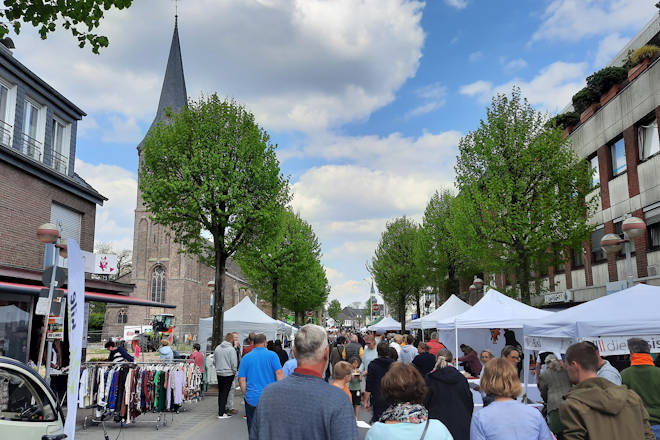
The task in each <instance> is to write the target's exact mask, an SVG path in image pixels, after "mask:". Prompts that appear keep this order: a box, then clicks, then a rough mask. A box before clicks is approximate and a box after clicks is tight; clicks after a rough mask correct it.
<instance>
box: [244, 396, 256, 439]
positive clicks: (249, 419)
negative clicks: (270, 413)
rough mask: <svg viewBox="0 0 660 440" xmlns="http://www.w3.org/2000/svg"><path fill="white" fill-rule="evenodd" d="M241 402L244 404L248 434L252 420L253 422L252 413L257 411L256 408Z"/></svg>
mask: <svg viewBox="0 0 660 440" xmlns="http://www.w3.org/2000/svg"><path fill="white" fill-rule="evenodd" d="M243 402H245V418H246V419H247V425H248V432H250V427H251V426H252V420H254V412H255V411H256V410H257V407H256V406H252V405H250V404H249V403H247V400H245V399H243Z"/></svg>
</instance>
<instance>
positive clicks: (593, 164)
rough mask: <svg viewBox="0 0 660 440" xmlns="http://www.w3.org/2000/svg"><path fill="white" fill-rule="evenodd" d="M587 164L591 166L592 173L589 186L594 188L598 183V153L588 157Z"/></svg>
mask: <svg viewBox="0 0 660 440" xmlns="http://www.w3.org/2000/svg"><path fill="white" fill-rule="evenodd" d="M588 160H589V165H590V166H591V169H592V170H593V171H592V173H593V174H592V175H591V187H592V188H595V187H596V186H597V185H598V184H599V183H600V169H599V168H598V155H597V154H594V155H593V156H591V157H590V158H589V159H588Z"/></svg>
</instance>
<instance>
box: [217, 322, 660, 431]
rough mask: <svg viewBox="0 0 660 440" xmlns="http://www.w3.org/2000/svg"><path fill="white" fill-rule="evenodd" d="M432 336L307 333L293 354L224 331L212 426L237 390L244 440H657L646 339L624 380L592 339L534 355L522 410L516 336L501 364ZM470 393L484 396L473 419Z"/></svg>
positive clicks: (635, 343) (655, 390)
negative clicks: (532, 393) (363, 432)
mask: <svg viewBox="0 0 660 440" xmlns="http://www.w3.org/2000/svg"><path fill="white" fill-rule="evenodd" d="M511 333H513V332H511ZM505 335H506V332H505ZM430 336H431V338H430V339H429V340H427V341H419V340H416V338H415V337H413V336H412V335H409V334H408V335H399V334H388V335H383V334H374V333H367V334H364V335H363V334H360V333H357V332H356V333H346V332H344V331H341V332H338V333H336V334H331V335H328V334H327V333H326V331H325V329H323V328H322V327H319V326H316V325H313V324H308V325H305V326H304V327H302V328H301V329H300V330H299V331H298V333H297V334H296V336H295V339H294V343H293V345H292V347H290V348H289V347H283V346H282V343H281V342H280V341H272V342H271V341H268V342H267V341H266V337H265V336H264V335H263V334H250V336H249V338H248V340H247V341H245V344H244V347H243V349H242V350H241V347H240V344H239V343H238V335H237V334H231V333H229V334H227V335H226V337H225V339H224V341H223V342H222V343H221V344H220V345H218V347H216V349H215V353H214V361H215V362H214V363H215V368H216V372H217V375H218V388H219V393H218V417H219V418H228V417H231V416H232V415H234V414H236V410H235V409H233V399H230V394H233V390H234V388H235V383H236V381H237V382H238V384H239V386H240V389H242V391H243V396H244V403H245V413H246V414H245V415H246V419H247V426H248V431H249V437H250V439H284V438H291V439H294V438H305V439H341V440H352V439H357V438H359V436H358V431H357V425H356V421H357V420H360V419H361V418H362V419H365V418H368V419H369V420H370V425H371V427H370V429H369V431H368V433H367V436H366V438H367V439H368V440H378V439H394V440H396V439H418V438H422V439H424V438H426V439H441V440H444V439H454V440H468V439H472V440H480V439H492V440H499V439H503V440H504V439H506V440H517V439H525V440H531V439H539V440H546V439H547V440H550V439H566V440H572V439H596V438H597V439H648V440H652V439H656V440H658V439H660V369H659V368H658V367H656V366H655V365H654V360H653V358H652V356H651V354H650V347H649V345H648V343H647V342H646V341H645V340H644V339H639V338H632V339H630V340H629V341H628V346H629V349H630V353H631V357H630V366H629V367H628V368H626V369H624V370H623V371H622V372H619V371H618V370H617V369H616V368H614V367H613V366H612V365H611V364H610V363H609V362H608V361H607V360H605V359H603V358H602V357H601V356H600V353H599V352H598V349H597V347H596V346H595V345H594V344H592V343H590V342H580V343H576V344H574V345H572V346H570V347H569V348H568V349H567V351H566V354H565V355H563V356H560V355H555V354H553V353H541V354H540V356H539V359H538V364H537V366H536V372H537V375H536V377H537V379H536V381H537V382H538V388H539V391H540V394H541V396H542V398H543V403H544V405H528V404H526V403H523V402H522V401H521V394H522V385H521V380H520V377H521V376H520V374H521V363H522V362H521V361H522V354H523V353H522V348H521V347H520V345H519V344H518V343H517V341H515V335H514V336H513V337H511V336H510V337H509V338H507V342H510V343H511V345H507V346H506V347H505V348H504V349H503V350H502V351H501V353H500V357H496V356H495V355H494V354H493V353H492V352H490V351H488V350H482V351H480V352H478V351H476V350H474V349H473V348H472V347H470V346H467V345H461V346H460V348H461V351H462V356H460V357H458V358H455V356H454V355H453V353H452V352H451V351H450V350H448V349H447V348H446V347H445V346H444V345H443V344H442V343H441V342H440V341H438V336H437V333H432V334H431V335H430ZM514 344H515V345H514ZM461 370H462V371H461ZM466 376H474V377H477V376H480V380H479V381H478V384H474V383H470V382H468V380H467V377H466ZM473 382H474V381H473ZM473 391H474V392H478V393H480V394H481V396H482V397H483V407H482V408H479V409H478V410H477V411H475V404H474V401H473ZM230 400H231V401H230ZM541 406H542V408H540V407H541ZM361 411H362V417H361V414H360V413H361Z"/></svg>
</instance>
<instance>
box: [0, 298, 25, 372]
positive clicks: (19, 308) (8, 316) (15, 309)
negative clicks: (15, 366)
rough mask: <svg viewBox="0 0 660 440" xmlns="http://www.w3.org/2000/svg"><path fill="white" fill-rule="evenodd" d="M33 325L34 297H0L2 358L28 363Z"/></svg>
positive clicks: (0, 351)
mask: <svg viewBox="0 0 660 440" xmlns="http://www.w3.org/2000/svg"><path fill="white" fill-rule="evenodd" d="M31 325H32V297H27V296H24V295H13V294H2V295H1V296H0V356H7V357H10V358H12V359H16V360H18V361H21V362H27V360H28V352H29V346H30V328H31Z"/></svg>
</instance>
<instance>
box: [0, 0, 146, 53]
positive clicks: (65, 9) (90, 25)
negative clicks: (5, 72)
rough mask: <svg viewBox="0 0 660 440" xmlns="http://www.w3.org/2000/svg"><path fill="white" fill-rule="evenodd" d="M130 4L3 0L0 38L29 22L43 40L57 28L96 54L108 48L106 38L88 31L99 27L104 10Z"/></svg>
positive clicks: (130, 0) (91, 0)
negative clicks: (69, 34)
mask: <svg viewBox="0 0 660 440" xmlns="http://www.w3.org/2000/svg"><path fill="white" fill-rule="evenodd" d="M132 3H133V0H66V1H64V0H57V1H55V0H45V1H44V0H41V1H24V0H20V1H17V0H5V1H4V2H3V7H2V9H0V38H4V37H5V36H6V35H7V33H8V32H9V29H10V28H11V29H13V30H14V32H15V33H16V34H17V35H18V34H19V33H20V32H21V25H22V23H29V24H31V25H32V26H34V27H35V28H37V30H38V32H39V35H40V36H41V39H42V40H45V39H46V38H47V37H48V34H49V33H51V32H55V30H56V29H57V27H58V26H60V27H62V28H64V29H68V30H69V31H71V34H72V35H73V36H74V37H75V38H76V39H77V40H78V46H80V47H81V48H82V47H85V45H86V44H89V45H90V46H91V47H92V52H94V53H96V54H98V53H99V49H100V48H101V47H107V46H108V37H105V36H103V35H99V34H95V33H93V32H92V31H93V30H94V29H96V28H98V27H99V25H100V24H101V19H103V16H104V14H105V12H106V11H108V10H109V9H111V8H117V9H126V8H128V7H129V6H131V4H132Z"/></svg>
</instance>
